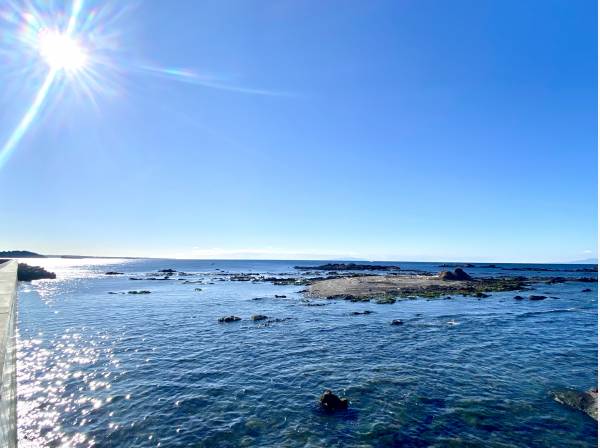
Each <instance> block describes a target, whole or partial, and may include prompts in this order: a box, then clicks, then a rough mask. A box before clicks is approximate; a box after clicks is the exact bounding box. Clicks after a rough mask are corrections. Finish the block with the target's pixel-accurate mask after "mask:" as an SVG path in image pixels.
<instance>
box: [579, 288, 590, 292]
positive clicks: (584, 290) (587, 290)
mask: <svg viewBox="0 0 600 448" xmlns="http://www.w3.org/2000/svg"><path fill="white" fill-rule="evenodd" d="M581 292H592V290H591V289H590V288H585V289H582V290H581Z"/></svg>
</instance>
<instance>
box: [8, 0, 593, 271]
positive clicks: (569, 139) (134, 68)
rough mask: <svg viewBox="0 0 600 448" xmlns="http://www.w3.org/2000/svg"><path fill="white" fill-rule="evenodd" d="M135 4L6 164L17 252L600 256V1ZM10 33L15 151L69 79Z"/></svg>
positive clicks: (102, 22)
mask: <svg viewBox="0 0 600 448" xmlns="http://www.w3.org/2000/svg"><path fill="white" fill-rule="evenodd" d="M121 3H123V2H114V3H113V4H110V3H108V4H106V2H105V5H104V6H103V7H102V8H100V10H99V12H98V13H96V15H95V16H93V15H92V16H90V15H89V14H90V12H93V11H94V10H98V8H96V7H95V6H94V4H92V3H91V2H89V1H88V2H85V1H84V2H83V5H82V9H81V13H80V16H79V23H83V24H84V25H82V26H80V27H79V28H77V27H76V29H75V31H74V36H77V37H78V38H79V39H80V42H81V45H82V46H83V48H85V51H86V52H87V54H88V58H89V67H87V69H89V72H90V73H91V75H92V78H93V82H91V81H89V79H88V82H87V83H84V82H81V80H80V79H77V78H76V77H75V78H69V77H68V76H65V77H63V78H61V80H60V81H59V82H56V83H55V84H54V85H52V86H51V87H50V91H49V92H48V95H47V98H46V101H45V102H44V104H43V106H42V107H41V108H40V111H39V114H38V115H37V116H36V117H35V118H34V119H33V120H32V122H31V125H30V126H29V127H28V128H27V131H26V132H25V133H24V135H23V138H22V139H21V140H20V141H19V142H18V144H17V145H16V146H15V147H14V149H13V150H12V151H11V153H10V156H9V157H6V160H4V162H0V163H1V164H0V185H1V188H2V193H1V196H0V250H2V249H29V250H34V251H39V252H42V253H76V254H93V255H116V256H120V255H131V256H175V257H187V258H206V257H211V258H239V257H243V258H308V259H316V258H347V257H357V258H365V259H374V260H392V259H393V260H473V261H488V260H489V261H540V262H544V261H570V260H578V259H584V258H590V257H595V256H596V255H597V181H598V177H597V143H598V142H597V124H598V119H597V6H596V2H595V1H593V0H579V1H571V0H562V1H552V0H548V1H544V2H539V1H523V0H515V1H512V0H502V1H483V0H481V1H480V0H471V1H461V0H454V1H437V0H435V1H434V0H418V1H417V0H411V1H408V0H405V1H401V0H393V1H383V0H381V1H362V0H361V1H350V0H343V1H342V0H339V1H325V2H324V1H320V0H313V1H309V0H273V1H269V0H240V1H227V2H223V1H217V0H215V1H200V0H189V1H183V0H179V1H177V2H172V1H167V0H164V1H147V2H139V4H137V5H136V6H135V7H128V8H127V10H121V8H122V7H121V6H120V4H121ZM24 5H25V2H23V3H22V4H21V6H20V8H21V9H22V10H23V11H26V7H25V6H24ZM2 8H6V5H5V6H3V7H2ZM61 10H65V11H66V15H67V16H68V13H69V11H70V10H71V3H70V2H66V3H64V5H63V4H61V3H60V2H54V4H53V5H51V7H48V8H47V10H46V11H43V15H44V16H45V17H49V18H52V17H58V16H59V15H58V14H55V13H57V12H60V11H61ZM21 12H22V11H21ZM3 17H4V21H2V22H0V27H1V28H0V43H1V44H2V48H1V49H0V50H1V51H0V58H1V59H0V65H1V66H2V69H1V72H0V86H1V89H0V141H1V142H5V141H6V140H7V139H8V138H9V136H10V135H11V133H12V132H13V130H14V129H15V128H16V127H17V125H18V123H19V120H21V117H22V116H23V114H24V113H26V111H27V110H28V108H29V107H30V105H31V104H32V102H33V101H34V98H35V96H36V93H37V92H38V91H39V89H40V87H41V86H42V83H43V82H44V76H45V73H46V72H47V71H48V67H47V66H46V65H45V61H44V60H43V59H41V58H39V57H36V56H32V55H31V54H30V53H31V52H29V53H28V52H27V51H25V49H23V46H24V45H25V44H23V42H22V39H21V40H19V39H17V38H16V37H15V35H16V33H19V32H22V26H17V25H18V23H17V22H18V19H16V18H15V14H14V11H12V12H11V13H10V14H9V13H7V12H6V11H5V14H3ZM9 19H10V20H9ZM57 20H58V19H57ZM63 22H64V20H63ZM17 28H19V29H20V31H19V30H17ZM21 51H22V52H23V54H20V52H21ZM86 89H88V90H89V93H90V94H91V98H90V97H88V96H86V95H85V94H84V93H85V91H86ZM0 144H4V143H0Z"/></svg>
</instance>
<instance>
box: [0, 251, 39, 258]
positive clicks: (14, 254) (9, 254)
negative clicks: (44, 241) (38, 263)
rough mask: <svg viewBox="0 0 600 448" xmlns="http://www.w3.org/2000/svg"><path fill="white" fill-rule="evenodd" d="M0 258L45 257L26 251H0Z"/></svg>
mask: <svg viewBox="0 0 600 448" xmlns="http://www.w3.org/2000/svg"><path fill="white" fill-rule="evenodd" d="M0 258H46V256H45V255H40V254H36V253H35V252H30V251H28V250H5V251H0Z"/></svg>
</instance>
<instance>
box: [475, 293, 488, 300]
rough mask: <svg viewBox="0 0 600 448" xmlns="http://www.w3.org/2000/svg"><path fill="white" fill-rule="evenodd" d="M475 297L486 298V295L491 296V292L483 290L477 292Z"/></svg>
mask: <svg viewBox="0 0 600 448" xmlns="http://www.w3.org/2000/svg"><path fill="white" fill-rule="evenodd" d="M475 297H478V298H480V299H484V298H486V297H490V295H489V294H485V293H483V292H478V293H477V294H475Z"/></svg>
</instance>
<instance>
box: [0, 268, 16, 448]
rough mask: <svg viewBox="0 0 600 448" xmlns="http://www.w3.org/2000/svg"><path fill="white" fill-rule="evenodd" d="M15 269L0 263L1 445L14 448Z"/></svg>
mask: <svg viewBox="0 0 600 448" xmlns="http://www.w3.org/2000/svg"><path fill="white" fill-rule="evenodd" d="M17 267H18V264H17V262H16V261H14V260H10V261H7V262H4V263H1V264H0V378H1V379H2V384H1V385H0V446H1V447H8V448H12V447H16V446H17V356H16V348H17V347H16V335H15V327H16V320H17Z"/></svg>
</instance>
